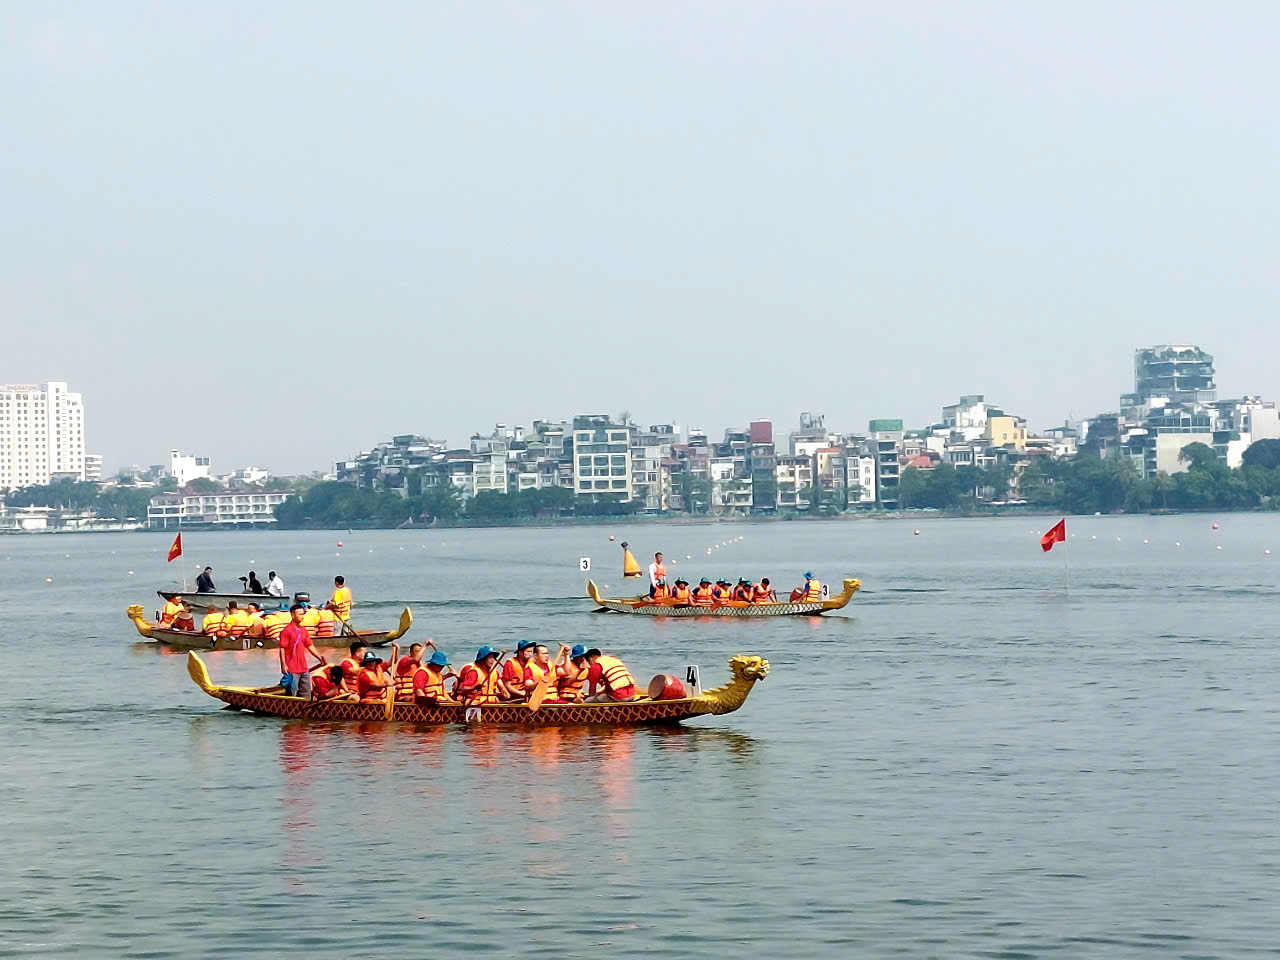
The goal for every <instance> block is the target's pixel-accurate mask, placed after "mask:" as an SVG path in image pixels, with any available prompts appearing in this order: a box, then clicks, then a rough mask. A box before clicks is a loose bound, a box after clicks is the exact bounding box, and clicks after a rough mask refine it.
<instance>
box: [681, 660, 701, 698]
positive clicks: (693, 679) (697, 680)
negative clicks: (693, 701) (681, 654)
mask: <svg viewBox="0 0 1280 960" xmlns="http://www.w3.org/2000/svg"><path fill="white" fill-rule="evenodd" d="M684 685H685V686H686V687H688V688H689V689H688V694H689V696H691V697H700V696H702V677H701V675H700V674H699V672H698V667H697V664H690V665H689V666H687V667H685V668H684Z"/></svg>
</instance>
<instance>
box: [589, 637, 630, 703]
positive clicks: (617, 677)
mask: <svg viewBox="0 0 1280 960" xmlns="http://www.w3.org/2000/svg"><path fill="white" fill-rule="evenodd" d="M587 662H588V663H589V664H590V665H591V666H590V668H589V669H588V672H587V681H588V683H590V685H591V696H589V697H587V702H588V703H615V702H626V701H628V700H634V699H635V696H636V679H635V677H633V676H632V675H631V671H630V670H628V669H627V665H626V664H625V663H623V662H622V661H621V660H619V659H618V658H617V657H611V656H609V655H608V654H604V653H601V652H600V651H599V650H597V649H596V648H595V647H592V648H591V649H590V650H588V651H587ZM597 687H602V688H603V689H602V690H601V691H600V693H596V688H597Z"/></svg>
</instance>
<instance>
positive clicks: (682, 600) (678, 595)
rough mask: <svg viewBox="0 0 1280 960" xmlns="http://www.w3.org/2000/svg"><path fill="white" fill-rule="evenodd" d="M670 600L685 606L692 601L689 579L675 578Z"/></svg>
mask: <svg viewBox="0 0 1280 960" xmlns="http://www.w3.org/2000/svg"><path fill="white" fill-rule="evenodd" d="M671 600H672V602H673V603H675V604H676V605H677V606H682V607H687V606H688V605H689V604H691V603H692V602H693V597H692V596H691V595H690V594H689V581H688V580H677V581H676V588H675V589H674V590H672V591H671Z"/></svg>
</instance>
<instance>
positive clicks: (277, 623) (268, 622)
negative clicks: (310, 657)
mask: <svg viewBox="0 0 1280 960" xmlns="http://www.w3.org/2000/svg"><path fill="white" fill-rule="evenodd" d="M290 622H291V620H290V617H289V611H288V610H272V611H271V612H270V613H268V614H267V615H266V616H265V617H263V618H262V635H263V636H264V637H266V638H267V639H268V640H272V641H274V642H275V643H276V644H277V645H279V643H280V634H281V632H282V631H283V630H284V628H285V627H287V626H288V625H289V623H290Z"/></svg>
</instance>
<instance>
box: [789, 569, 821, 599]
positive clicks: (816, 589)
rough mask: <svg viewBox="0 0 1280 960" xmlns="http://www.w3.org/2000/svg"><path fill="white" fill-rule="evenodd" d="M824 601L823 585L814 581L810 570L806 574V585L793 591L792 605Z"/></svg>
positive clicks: (803, 584)
mask: <svg viewBox="0 0 1280 960" xmlns="http://www.w3.org/2000/svg"><path fill="white" fill-rule="evenodd" d="M821 599H822V584H821V583H819V582H818V581H817V580H815V579H813V574H812V573H810V572H809V571H808V570H806V571H805V573H804V583H802V584H801V585H800V586H798V587H796V589H794V590H792V591H791V602H792V603H813V602H815V601H818V600H821Z"/></svg>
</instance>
